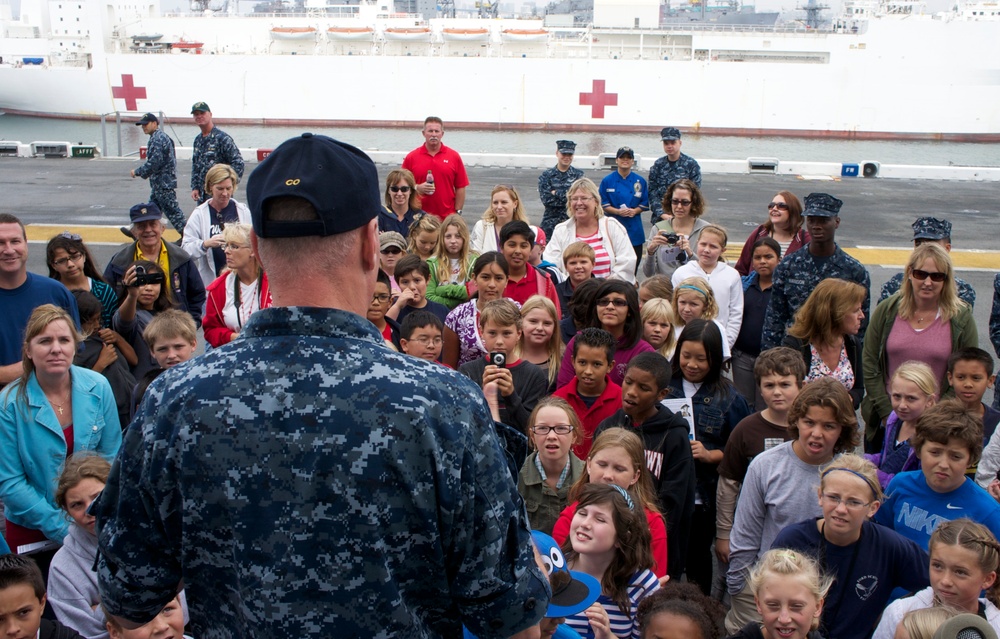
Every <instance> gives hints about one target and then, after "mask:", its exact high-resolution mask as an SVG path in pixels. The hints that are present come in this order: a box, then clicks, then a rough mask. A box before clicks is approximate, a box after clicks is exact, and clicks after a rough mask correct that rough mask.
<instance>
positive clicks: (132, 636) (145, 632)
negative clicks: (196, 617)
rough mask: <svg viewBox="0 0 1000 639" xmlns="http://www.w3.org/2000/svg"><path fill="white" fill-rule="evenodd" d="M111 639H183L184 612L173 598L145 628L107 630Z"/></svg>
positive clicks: (177, 600)
mask: <svg viewBox="0 0 1000 639" xmlns="http://www.w3.org/2000/svg"><path fill="white" fill-rule="evenodd" d="M108 631H109V633H110V635H111V639H183V637H184V611H183V610H182V609H181V602H180V600H179V599H177V598H174V600H173V601H171V602H170V603H168V604H167V605H166V606H164V607H163V610H161V611H160V614H158V615H156V616H155V617H153V620H152V621H150V622H149V623H147V624H146V625H145V626H141V627H139V628H135V629H134V630H124V629H123V630H115V629H111V628H108Z"/></svg>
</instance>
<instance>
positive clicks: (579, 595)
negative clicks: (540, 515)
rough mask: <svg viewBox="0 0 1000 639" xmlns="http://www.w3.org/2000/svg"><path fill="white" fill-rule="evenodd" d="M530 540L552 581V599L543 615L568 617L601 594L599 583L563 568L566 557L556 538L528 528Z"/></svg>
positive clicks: (581, 610)
mask: <svg viewBox="0 0 1000 639" xmlns="http://www.w3.org/2000/svg"><path fill="white" fill-rule="evenodd" d="M531 540H532V541H533V542H534V543H535V548H537V549H538V554H540V555H541V556H542V563H544V564H545V571H546V574H547V575H548V577H549V583H550V584H552V599H551V600H549V609H548V610H547V611H546V612H545V616H546V617H569V616H570V615H575V614H576V613H578V612H583V611H584V610H586V609H587V608H589V607H590V604H592V603H594V602H595V601H597V598H598V597H600V596H601V584H600V583H599V582H598V581H597V580H596V579H594V578H593V577H591V576H590V575H588V574H586V573H582V572H577V571H575V570H570V569H569V568H567V567H566V557H564V556H563V554H562V550H560V549H559V544H557V543H556V540H555V539H553V538H552V537H550V536H549V535H546V534H545V533H543V532H541V531H540V530H532V531H531Z"/></svg>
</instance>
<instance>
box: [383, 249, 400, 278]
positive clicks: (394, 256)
mask: <svg viewBox="0 0 1000 639" xmlns="http://www.w3.org/2000/svg"><path fill="white" fill-rule="evenodd" d="M401 257H403V251H402V250H400V248H399V247H398V246H387V247H385V248H384V249H382V250H381V251H379V254H378V261H379V264H381V266H382V270H383V271H385V272H386V273H387V274H388V275H392V274H393V273H394V272H395V271H396V262H398V261H399V258H401Z"/></svg>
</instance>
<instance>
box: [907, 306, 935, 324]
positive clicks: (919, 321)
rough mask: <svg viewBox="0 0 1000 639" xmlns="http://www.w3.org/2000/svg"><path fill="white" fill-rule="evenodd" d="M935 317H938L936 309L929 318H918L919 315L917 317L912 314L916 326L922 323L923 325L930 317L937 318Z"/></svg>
mask: <svg viewBox="0 0 1000 639" xmlns="http://www.w3.org/2000/svg"><path fill="white" fill-rule="evenodd" d="M937 315H938V309H936V308H935V309H934V310H933V311H932V313H931V316H930V317H928V316H927V315H925V316H923V317H920V316H919V315H917V314H916V313H914V314H913V319H915V320H917V324H923V323H924V322H926V321H927V320H928V319H931V318H932V317H937Z"/></svg>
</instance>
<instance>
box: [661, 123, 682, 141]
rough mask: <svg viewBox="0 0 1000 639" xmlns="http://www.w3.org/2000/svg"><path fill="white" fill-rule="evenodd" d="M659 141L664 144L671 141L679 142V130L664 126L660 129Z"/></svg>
mask: <svg viewBox="0 0 1000 639" xmlns="http://www.w3.org/2000/svg"><path fill="white" fill-rule="evenodd" d="M660 139H661V140H663V141H664V142H669V141H671V140H680V139H681V132H680V129H678V128H676V127H672V126H665V127H663V128H662V129H660Z"/></svg>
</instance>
